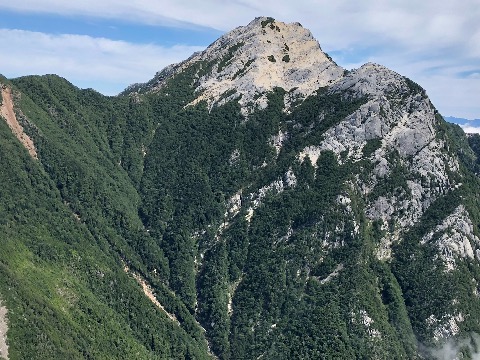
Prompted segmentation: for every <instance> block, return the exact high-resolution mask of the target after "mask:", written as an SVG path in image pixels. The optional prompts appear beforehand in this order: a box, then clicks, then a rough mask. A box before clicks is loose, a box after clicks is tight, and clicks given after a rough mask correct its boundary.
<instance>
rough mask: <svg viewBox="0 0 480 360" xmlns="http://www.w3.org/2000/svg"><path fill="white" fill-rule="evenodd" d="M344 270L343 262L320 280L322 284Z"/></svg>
mask: <svg viewBox="0 0 480 360" xmlns="http://www.w3.org/2000/svg"><path fill="white" fill-rule="evenodd" d="M342 270H343V264H338V265H337V267H336V268H335V270H333V271H332V272H331V273H330V274H328V276H327V277H326V278H325V279H322V280H320V284H322V285H323V284H326V283H328V282H329V281H330V280H332V279H333V278H335V277H337V276H338V274H339V273H340V271H342Z"/></svg>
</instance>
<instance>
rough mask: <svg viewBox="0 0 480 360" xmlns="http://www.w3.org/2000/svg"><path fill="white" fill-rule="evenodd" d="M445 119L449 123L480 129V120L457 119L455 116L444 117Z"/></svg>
mask: <svg viewBox="0 0 480 360" xmlns="http://www.w3.org/2000/svg"><path fill="white" fill-rule="evenodd" d="M443 118H444V119H445V120H446V121H448V122H451V123H454V124H458V125H469V126H475V127H480V119H474V120H469V119H464V118H457V117H454V116H444V117H443Z"/></svg>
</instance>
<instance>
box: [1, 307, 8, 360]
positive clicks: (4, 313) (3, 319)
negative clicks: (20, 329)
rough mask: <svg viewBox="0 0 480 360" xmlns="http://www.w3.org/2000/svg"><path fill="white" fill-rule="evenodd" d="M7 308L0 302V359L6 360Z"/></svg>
mask: <svg viewBox="0 0 480 360" xmlns="http://www.w3.org/2000/svg"><path fill="white" fill-rule="evenodd" d="M7 312H8V311H7V308H6V307H5V306H3V305H2V301H1V300H0V358H5V359H6V360H8V344H7V331H8V324H7Z"/></svg>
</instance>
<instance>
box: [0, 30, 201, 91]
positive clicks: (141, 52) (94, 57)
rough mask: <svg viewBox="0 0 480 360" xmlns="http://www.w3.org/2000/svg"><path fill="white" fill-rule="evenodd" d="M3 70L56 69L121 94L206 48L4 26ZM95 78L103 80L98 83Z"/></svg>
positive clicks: (82, 82)
mask: <svg viewBox="0 0 480 360" xmlns="http://www.w3.org/2000/svg"><path fill="white" fill-rule="evenodd" d="M0 48H1V49H2V56H1V57H0V71H1V72H2V73H3V74H4V75H5V76H8V77H17V76H22V75H28V74H48V73H54V74H58V75H60V76H64V77H66V78H67V79H68V80H70V81H72V82H73V83H75V84H76V85H79V86H81V87H82V86H83V87H94V88H96V90H99V91H101V92H104V93H107V94H116V93H118V92H120V91H121V90H122V89H123V88H125V87H126V86H127V85H129V84H131V83H134V82H140V81H147V80H149V79H150V78H152V77H153V75H154V74H155V72H156V71H158V70H160V69H162V68H163V67H165V66H167V65H169V64H171V63H174V62H178V61H180V60H182V59H185V58H187V57H188V56H190V55H191V54H192V53H193V52H195V51H198V50H201V49H203V47H198V46H172V47H161V46H156V45H138V44H132V43H128V42H125V41H113V40H109V39H105V38H94V37H90V36H83V35H65V34H64V35H51V34H43V33H38V32H31V31H22V30H6V29H0ZM93 84H95V85H98V86H102V84H103V88H98V87H95V86H94V85H93Z"/></svg>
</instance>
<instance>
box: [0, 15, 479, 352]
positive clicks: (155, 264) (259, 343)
mask: <svg viewBox="0 0 480 360" xmlns="http://www.w3.org/2000/svg"><path fill="white" fill-rule="evenodd" d="M272 21H273V20H272ZM270 23H272V24H273V22H268V23H265V24H264V25H262V26H263V27H266V26H268V25H269V24H270ZM241 46H242V45H239V46H238V48H240V47H241ZM238 48H234V49H231V54H230V58H227V59H223V60H222V59H216V60H211V61H210V62H208V61H205V62H198V63H195V64H194V65H192V66H190V67H186V68H185V69H183V70H182V71H180V72H177V73H175V76H170V77H166V80H164V81H165V82H164V84H163V86H162V87H160V88H159V89H157V90H156V91H144V90H143V89H144V88H142V87H132V88H130V89H129V90H128V91H126V92H124V93H123V94H121V95H119V96H115V97H106V96H103V95H101V94H99V93H98V92H96V91H94V90H91V89H87V90H81V89H78V88H76V87H75V86H73V85H72V84H70V83H69V82H68V81H66V80H65V79H62V78H60V77H58V76H55V75H47V76H27V77H21V78H17V79H13V80H7V79H5V78H1V79H0V82H1V84H2V85H3V86H6V87H9V88H11V89H12V94H13V100H14V104H15V114H16V117H17V119H18V121H19V123H20V124H21V126H22V127H23V129H24V130H25V132H26V133H27V134H28V136H30V138H31V139H32V140H33V142H34V144H35V147H36V151H37V154H38V159H34V158H32V157H31V156H30V155H29V153H28V152H27V150H26V149H25V148H24V147H22V145H21V143H20V142H19V141H18V140H17V139H16V138H15V136H14V134H13V133H12V131H11V129H10V128H9V127H8V125H7V124H6V122H4V121H0V162H1V164H0V169H1V171H0V183H1V184H2V186H0V199H1V201H0V242H1V244H0V245H1V250H0V279H1V280H0V299H1V301H2V305H5V306H6V307H7V309H8V326H9V331H8V333H7V339H8V345H9V359H107V358H116V359H123V358H129V359H132V358H135V359H207V358H219V359H387V358H388V359H429V358H431V359H434V358H438V356H439V355H438V354H439V353H438V351H442V350H441V349H442V347H443V346H445V345H446V344H447V345H448V346H449V347H450V348H455V349H456V354H457V356H459V358H461V359H472V358H473V355H474V353H475V352H476V350H477V349H478V346H479V345H480V344H478V343H477V338H476V336H475V334H477V333H480V301H479V299H478V291H479V290H478V281H479V280H480V264H479V261H478V258H477V257H473V258H471V257H461V256H456V257H455V268H454V269H453V270H449V271H446V270H445V260H444V258H442V256H441V255H439V254H440V253H439V251H440V250H439V247H438V241H440V240H441V239H443V238H442V236H443V235H442V234H443V233H442V231H443V230H444V229H443V228H442V229H440V228H438V226H439V224H442V222H445V221H446V219H447V218H448V217H449V216H450V215H451V214H452V213H455V211H457V209H464V210H462V211H465V212H468V214H469V219H471V222H472V229H471V234H472V235H471V236H472V238H473V236H475V237H477V236H480V232H479V228H478V224H479V223H480V202H479V200H480V199H479V196H480V191H479V189H480V182H479V178H478V176H477V174H478V173H479V161H478V159H479V155H480V150H479V149H480V146H479V144H480V138H479V137H478V136H470V137H468V138H467V137H466V136H465V134H463V132H462V131H461V129H460V128H459V127H457V126H454V125H450V124H448V123H446V122H445V121H444V120H443V119H442V118H441V116H440V115H439V114H438V113H437V115H436V117H435V119H434V128H433V130H432V131H434V132H435V139H436V141H438V142H439V143H441V144H442V147H441V148H439V150H438V151H439V152H441V153H442V154H447V155H448V156H450V157H452V158H453V159H458V164H459V167H458V169H456V170H455V169H448V183H449V184H454V185H455V184H457V185H458V184H460V185H458V186H453V185H452V186H450V188H448V189H447V190H441V191H440V190H439V191H438V192H436V193H435V194H436V195H435V196H433V195H432V197H431V201H430V202H429V203H427V202H425V203H424V204H427V205H428V206H427V205H423V206H424V209H422V212H421V214H420V215H419V217H418V219H415V223H414V224H413V225H412V226H409V227H404V228H400V226H401V222H400V220H398V219H402V216H403V213H402V212H405V211H407V210H405V209H404V208H402V207H400V206H398V207H397V208H396V209H395V211H396V213H395V216H397V217H396V218H395V217H394V216H392V218H391V220H390V222H388V223H387V222H385V223H384V222H382V220H381V219H380V218H379V219H375V218H373V217H372V216H370V213H369V212H368V211H367V209H369V206H371V204H375V203H376V202H377V201H380V200H381V199H387V198H389V197H392V196H393V197H395V199H400V200H402V201H403V200H405V201H409V200H410V199H411V196H410V195H409V194H410V189H411V187H412V185H411V184H412V182H413V181H419V183H420V184H422V185H423V184H425V187H427V184H428V186H430V187H432V188H441V186H442V185H441V184H440V180H438V179H435V178H434V177H432V176H430V175H429V174H421V173H420V172H413V171H410V170H409V169H410V168H411V166H413V165H412V164H413V163H414V162H415V161H414V160H413V156H414V155H408V156H410V158H409V157H408V156H406V155H403V154H401V153H400V151H399V150H398V149H401V148H400V145H399V147H398V148H395V147H392V148H388V153H387V155H386V161H387V162H388V175H385V176H383V177H378V179H376V180H375V181H373V180H371V179H372V174H374V173H376V171H377V170H376V169H377V167H376V164H375V162H374V159H375V154H377V153H378V151H379V150H380V149H381V148H382V147H385V140H384V138H387V135H385V136H384V138H382V137H380V136H377V137H374V138H371V139H367V140H365V141H364V142H363V145H362V148H361V151H360V152H359V153H358V154H359V155H358V156H357V157H351V156H349V153H348V151H347V150H345V151H344V152H343V153H340V154H338V153H336V152H335V151H334V150H335V149H322V151H319V153H318V157H317V159H316V161H314V162H312V160H311V159H312V158H311V157H309V156H304V157H300V156H299V154H300V153H302V151H304V149H306V148H309V147H312V146H317V145H318V144H320V143H322V142H323V141H325V140H326V139H327V140H328V137H329V136H332V135H331V134H330V133H329V132H328V131H329V130H331V129H332V128H334V127H335V126H337V125H338V124H340V123H341V122H342V121H344V119H346V118H348V117H349V116H352V114H358V113H359V112H360V111H361V110H362V109H364V108H365V106H367V107H368V106H370V105H368V104H369V101H371V99H372V97H371V95H369V94H360V95H358V94H353V92H352V90H349V91H331V89H330V88H328V87H321V88H319V89H318V90H317V91H315V92H314V93H313V94H311V95H310V96H308V97H306V98H305V99H301V100H300V101H298V103H295V104H294V106H293V107H292V108H291V111H285V109H286V106H287V105H286V103H285V99H286V98H288V96H289V90H285V89H282V88H274V89H273V90H272V91H270V92H268V95H267V99H268V101H267V105H266V106H265V107H264V108H259V109H256V111H254V112H252V113H251V114H249V115H248V117H245V115H244V114H242V111H241V110H242V109H241V107H240V105H239V103H238V102H236V101H226V102H224V103H222V104H220V105H218V106H213V107H212V106H210V105H209V104H208V102H207V101H200V102H199V103H197V104H196V105H194V106H188V104H190V103H191V102H192V101H193V100H195V99H196V93H195V89H194V87H192V83H195V81H196V79H198V78H199V77H200V76H202V74H206V73H208V72H209V71H212V69H213V68H214V67H215V69H218V67H220V66H222V67H224V66H226V64H228V63H229V62H230V61H231V59H232V58H233V56H234V53H235V51H237V50H238ZM222 61H223V63H222ZM249 65H250V64H248V65H246V66H249ZM218 71H221V69H220V70H218ZM160 75H161V74H160ZM240 75H241V74H238V75H236V76H240ZM346 76H347V75H346ZM402 81H403V83H402V84H404V86H405V88H406V89H408V90H407V91H406V92H403V93H400V92H398V91H397V90H396V89H394V90H395V91H397V92H394V91H392V92H389V93H386V95H385V97H386V98H388V101H390V103H391V104H396V106H398V108H399V109H403V107H404V108H406V109H407V110H406V111H407V112H408V111H410V113H414V111H415V109H413V105H412V103H413V102H412V100H411V99H423V98H424V97H425V93H424V90H423V89H421V87H419V86H418V85H417V84H415V83H413V82H411V81H410V80H408V79H403V80H402ZM147 85H148V84H147ZM233 94H234V93H228V94H224V97H225V98H227V97H229V96H232V95H233ZM409 101H410V102H409ZM392 107H393V105H392ZM379 111H380V114H381V116H383V117H385V118H386V117H387V111H390V113H394V110H388V109H387V108H385V109H383V108H382V109H381V110H379ZM399 111H400V110H399ZM402 111H403V110H402ZM382 112H383V113H382ZM382 114H383V115H382ZM357 116H358V115H357ZM279 133H282V134H288V136H287V137H286V138H285V139H284V140H283V143H282V144H281V145H282V146H281V147H276V146H275V144H274V142H273V141H272V139H273V138H275V136H277V135H278V134H279ZM419 151H420V150H419ZM455 161H457V160H455ZM419 179H420V180H419ZM363 183H364V184H373V185H371V188H367V186H365V187H364V188H361V187H360V186H355V184H363ZM352 184H353V185H352ZM369 186H370V185H369ZM432 191H433V190H432ZM409 196H410V197H409ZM400 200H398V201H399V202H400ZM397 212H398V213H397ZM449 229H450V230H448V229H447V230H446V231H447V232H448V231H450V233H451V234H453V233H454V230H452V229H453V227H451V228H449ZM395 234H397V235H398V234H400V235H398V236H399V239H400V240H398V241H393V245H392V256H391V257H390V258H389V259H386V260H385V259H382V258H379V256H377V255H376V254H377V250H378V249H379V247H380V246H381V244H383V241H384V240H385V238H390V237H392V238H393V237H394V235H395ZM429 234H433V235H429ZM469 234H470V233H469ZM395 236H396V235H395ZM452 236H453V235H452ZM425 239H429V240H425ZM477 245H478V244H477ZM442 249H443V250H441V251H448V248H447V247H445V248H442ZM445 249H447V250H445ZM476 256H477V255H476ZM145 289H148V291H150V292H151V294H152V295H153V296H154V298H155V300H156V302H153V301H151V299H149V298H148V297H147V296H146V293H147V292H148V291H146V290H145ZM159 305H160V306H159ZM452 319H454V320H455V319H456V321H457V322H456V323H455V326H457V327H458V329H456V328H455V329H456V330H455V331H456V332H455V333H452V330H451V328H452V327H451V326H450V325H449V324H451V322H452ZM449 326H450V327H449ZM439 329H444V330H443V333H442V331H441V330H439ZM449 329H450V330H449ZM449 331H450V332H449Z"/></svg>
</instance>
